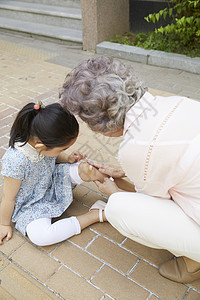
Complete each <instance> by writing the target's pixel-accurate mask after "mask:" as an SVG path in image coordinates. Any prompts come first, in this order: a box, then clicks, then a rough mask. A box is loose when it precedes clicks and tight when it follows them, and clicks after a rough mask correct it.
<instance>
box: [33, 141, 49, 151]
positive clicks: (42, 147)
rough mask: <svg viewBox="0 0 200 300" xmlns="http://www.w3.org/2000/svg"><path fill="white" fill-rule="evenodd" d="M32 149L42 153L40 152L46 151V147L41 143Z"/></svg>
mask: <svg viewBox="0 0 200 300" xmlns="http://www.w3.org/2000/svg"><path fill="white" fill-rule="evenodd" d="M34 148H35V149H36V150H37V151H42V150H46V148H47V147H46V146H45V145H44V144H42V143H36V144H35V146H34Z"/></svg>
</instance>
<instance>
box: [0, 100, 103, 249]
mask: <svg viewBox="0 0 200 300" xmlns="http://www.w3.org/2000/svg"><path fill="white" fill-rule="evenodd" d="M78 132H79V125H78V123H77V121H76V119H75V117H74V116H73V115H71V114H70V113H69V112H67V111H65V110H63V108H62V107H61V105H60V104H58V103H55V104H51V105H47V106H46V107H44V106H43V105H40V104H34V103H29V104H27V105H26V106H24V107H23V108H22V110H21V111H20V112H19V113H18V115H17V117H16V119H15V122H14V124H13V126H12V128H11V132H10V141H9V146H10V147H9V149H8V150H7V151H6V153H5V154H4V156H3V158H2V171H1V173H2V175H3V176H4V186H3V196H2V202H1V210H0V218H1V219H0V244H2V243H3V239H4V238H6V240H10V239H11V237H12V227H11V219H12V221H13V222H15V223H16V225H15V227H16V228H17V229H18V230H19V231H20V232H21V233H22V234H24V235H26V234H27V235H28V237H29V239H30V240H31V241H32V242H33V243H35V244H36V245H39V246H45V245H51V244H54V243H58V242H60V241H63V240H65V239H67V238H69V237H71V236H73V235H75V234H79V233H80V232H81V230H82V229H83V228H85V227H87V226H89V225H90V224H93V223H95V222H98V221H103V220H104V221H105V220H106V219H105V216H104V212H103V210H104V207H105V203H104V202H102V201H100V202H99V201H98V203H96V204H94V205H93V207H91V209H90V211H89V212H88V213H86V214H84V215H81V216H78V217H70V218H65V219H61V220H59V221H56V222H55V223H51V220H52V218H53V217H58V216H60V215H61V214H62V213H63V212H64V211H65V210H66V209H67V207H68V206H69V205H70V204H71V203H72V200H73V198H72V185H74V184H81V183H82V182H83V181H90V180H92V181H95V180H100V181H101V182H102V181H103V179H104V177H103V175H102V174H101V173H100V172H99V171H98V170H97V169H96V168H94V167H91V166H90V165H89V164H88V163H87V162H80V160H81V159H82V158H85V156H84V155H81V154H79V153H78V152H74V153H72V154H71V155H67V154H66V153H65V152H63V151H64V150H66V149H67V148H69V147H70V146H71V145H73V144H74V142H75V141H76V138H77V136H78Z"/></svg>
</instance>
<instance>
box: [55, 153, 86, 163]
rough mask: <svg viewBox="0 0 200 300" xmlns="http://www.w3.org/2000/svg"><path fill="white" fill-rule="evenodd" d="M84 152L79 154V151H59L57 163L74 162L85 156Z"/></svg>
mask: <svg viewBox="0 0 200 300" xmlns="http://www.w3.org/2000/svg"><path fill="white" fill-rule="evenodd" d="M86 157H87V155H86V154H81V153H80V152H79V151H74V152H72V153H71V154H67V153H66V152H65V151H63V152H61V153H60V154H59V155H58V157H57V158H56V162H57V163H70V164H74V163H76V162H78V161H80V160H81V159H84V158H86Z"/></svg>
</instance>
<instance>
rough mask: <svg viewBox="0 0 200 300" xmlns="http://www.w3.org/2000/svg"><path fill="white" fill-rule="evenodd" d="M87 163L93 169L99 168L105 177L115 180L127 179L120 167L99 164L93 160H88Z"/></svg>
mask: <svg viewBox="0 0 200 300" xmlns="http://www.w3.org/2000/svg"><path fill="white" fill-rule="evenodd" d="M87 162H88V163H89V164H90V165H92V166H93V167H95V168H97V169H98V170H99V172H101V173H102V174H104V175H108V176H110V177H113V178H123V177H126V175H125V173H124V171H123V170H122V168H121V167H120V166H110V165H108V164H104V163H99V162H95V161H92V160H88V161H87Z"/></svg>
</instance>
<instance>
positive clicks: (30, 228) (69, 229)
mask: <svg viewBox="0 0 200 300" xmlns="http://www.w3.org/2000/svg"><path fill="white" fill-rule="evenodd" d="M78 166H79V163H75V164H71V165H70V169H69V173H70V178H71V182H72V184H81V183H82V182H83V180H82V179H81V178H80V176H79V173H78ZM26 232H27V235H28V237H29V239H30V240H31V242H33V243H34V244H36V245H38V246H48V245H52V244H55V243H59V242H61V241H64V240H66V239H68V238H70V237H71V236H73V235H75V234H79V233H80V232H81V227H80V224H79V221H78V219H77V218H76V217H71V218H65V219H62V220H59V221H56V222H55V223H53V224H52V223H51V218H40V219H37V220H34V221H32V222H31V223H29V224H28V225H27V227H26Z"/></svg>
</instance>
